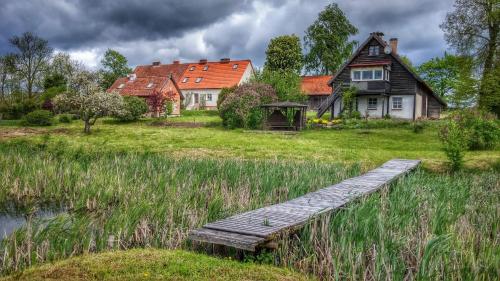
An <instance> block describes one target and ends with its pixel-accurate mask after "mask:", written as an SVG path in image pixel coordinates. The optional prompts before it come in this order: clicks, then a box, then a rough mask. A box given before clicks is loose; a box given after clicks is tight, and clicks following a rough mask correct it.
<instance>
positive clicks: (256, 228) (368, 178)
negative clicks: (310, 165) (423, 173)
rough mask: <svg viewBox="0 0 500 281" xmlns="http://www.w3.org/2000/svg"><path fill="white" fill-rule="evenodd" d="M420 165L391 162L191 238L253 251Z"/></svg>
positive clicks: (218, 224)
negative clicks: (285, 232)
mask: <svg viewBox="0 0 500 281" xmlns="http://www.w3.org/2000/svg"><path fill="white" fill-rule="evenodd" d="M419 163H420V161H419V160H403V159H395V160H391V161H388V162H386V163H385V164H384V165H382V166H381V167H379V168H376V169H374V170H371V171H369V172H367V173H365V174H363V175H361V176H358V177H354V178H350V179H347V180H344V181H342V182H340V183H338V184H335V185H332V186H329V187H326V188H323V189H320V190H318V191H315V192H311V193H308V194H305V195H304V196H301V197H298V198H295V199H293V200H290V201H287V202H283V203H280V204H275V205H271V206H267V207H263V208H260V209H257V210H252V211H249V212H245V213H242V214H238V215H234V216H232V217H229V218H226V219H222V220H219V221H216V222H212V223H208V224H206V225H204V226H203V228H201V229H198V230H194V231H192V232H191V234H190V238H191V239H192V240H195V241H201V242H207V243H213V244H221V245H226V246H231V247H235V248H239V249H244V250H248V251H254V250H255V248H256V247H258V246H259V245H262V244H264V243H267V242H268V241H270V240H272V239H273V238H274V237H276V236H278V235H279V234H280V233H281V232H283V231H287V230H293V229H296V228H299V227H301V226H302V225H304V224H305V223H307V222H308V221H309V220H310V219H311V218H313V217H315V216H318V215H320V214H323V213H325V212H329V211H332V210H334V209H337V208H339V207H341V206H343V205H344V204H346V203H348V202H349V201H352V200H354V199H356V198H358V197H360V196H363V195H366V194H370V193H372V192H374V191H376V190H378V189H380V188H381V187H383V186H385V185H387V184H389V183H390V182H392V181H393V180H395V179H397V178H398V177H399V176H401V175H403V174H405V173H408V172H409V171H411V170H413V169H414V168H416V167H417V166H418V165H419Z"/></svg>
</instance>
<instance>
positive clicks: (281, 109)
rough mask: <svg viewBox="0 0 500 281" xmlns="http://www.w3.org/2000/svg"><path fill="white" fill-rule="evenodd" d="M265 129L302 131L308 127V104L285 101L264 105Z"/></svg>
mask: <svg viewBox="0 0 500 281" xmlns="http://www.w3.org/2000/svg"><path fill="white" fill-rule="evenodd" d="M261 107H262V109H263V111H264V129H266V130H296V131H299V130H302V129H303V128H304V127H305V126H306V112H307V104H301V103H296V102H290V101H284V102H274V103H269V104H264V105H262V106H261Z"/></svg>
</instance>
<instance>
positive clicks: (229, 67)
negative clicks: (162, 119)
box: [177, 60, 252, 90]
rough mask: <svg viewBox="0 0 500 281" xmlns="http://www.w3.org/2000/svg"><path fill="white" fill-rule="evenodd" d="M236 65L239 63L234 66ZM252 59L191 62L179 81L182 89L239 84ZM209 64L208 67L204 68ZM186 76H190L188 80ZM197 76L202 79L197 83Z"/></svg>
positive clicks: (213, 87) (219, 87)
mask: <svg viewBox="0 0 500 281" xmlns="http://www.w3.org/2000/svg"><path fill="white" fill-rule="evenodd" d="M234 65H237V67H236V68H234ZM248 65H250V67H252V63H251V61H250V60H235V61H229V62H220V61H217V62H206V63H190V64H187V69H186V71H184V74H183V75H182V78H181V79H179V80H178V81H177V84H178V85H179V88H180V89H181V90H188V89H221V88H229V87H232V86H235V85H238V84H239V83H240V81H241V78H243V74H244V73H245V70H246V69H247V67H248ZM207 66H208V69H206V70H204V69H205V67H207ZM184 78H188V80H187V81H186V82H183V81H184ZM197 78H201V81H199V82H198V83H196V80H197Z"/></svg>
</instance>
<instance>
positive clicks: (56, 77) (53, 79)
mask: <svg viewBox="0 0 500 281" xmlns="http://www.w3.org/2000/svg"><path fill="white" fill-rule="evenodd" d="M65 86H66V78H65V77H64V76H63V75H62V74H60V73H54V74H49V75H47V76H46V77H45V78H44V79H43V88H44V89H45V90H48V89H49V88H53V87H65Z"/></svg>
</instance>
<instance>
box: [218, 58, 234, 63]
mask: <svg viewBox="0 0 500 281" xmlns="http://www.w3.org/2000/svg"><path fill="white" fill-rule="evenodd" d="M230 61H231V59H230V58H222V59H220V62H222V63H229V62H230Z"/></svg>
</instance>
